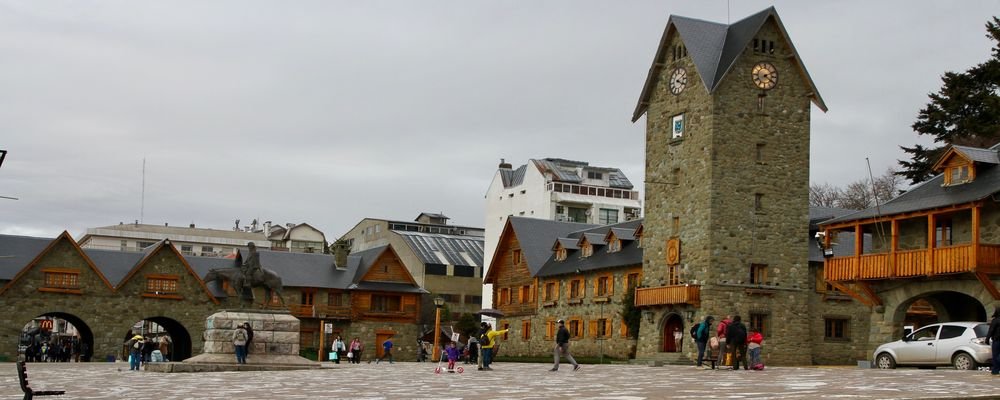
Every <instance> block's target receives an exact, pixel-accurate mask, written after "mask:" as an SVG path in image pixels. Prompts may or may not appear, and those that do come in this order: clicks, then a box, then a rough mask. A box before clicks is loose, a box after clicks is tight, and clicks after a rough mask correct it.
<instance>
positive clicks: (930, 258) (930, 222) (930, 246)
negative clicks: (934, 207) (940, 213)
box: [925, 213, 937, 276]
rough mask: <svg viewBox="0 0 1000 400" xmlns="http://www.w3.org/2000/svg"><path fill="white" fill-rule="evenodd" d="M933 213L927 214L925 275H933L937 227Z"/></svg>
mask: <svg viewBox="0 0 1000 400" xmlns="http://www.w3.org/2000/svg"><path fill="white" fill-rule="evenodd" d="M935 224H936V222H935V221H934V213H930V214H927V271H925V273H926V274H927V276H930V275H934V247H935V245H937V239H936V238H937V235H936V234H935V233H936V232H937V227H936V226H934V225H935Z"/></svg>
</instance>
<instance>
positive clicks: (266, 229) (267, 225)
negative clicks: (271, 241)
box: [264, 221, 271, 237]
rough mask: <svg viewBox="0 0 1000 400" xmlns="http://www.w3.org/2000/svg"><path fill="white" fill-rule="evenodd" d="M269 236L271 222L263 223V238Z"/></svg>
mask: <svg viewBox="0 0 1000 400" xmlns="http://www.w3.org/2000/svg"><path fill="white" fill-rule="evenodd" d="M270 236H271V221H265V222H264V237H270Z"/></svg>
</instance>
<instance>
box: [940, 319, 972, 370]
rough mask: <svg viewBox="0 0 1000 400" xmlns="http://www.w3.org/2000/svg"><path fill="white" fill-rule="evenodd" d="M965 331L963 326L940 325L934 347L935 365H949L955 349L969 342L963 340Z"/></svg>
mask: <svg viewBox="0 0 1000 400" xmlns="http://www.w3.org/2000/svg"><path fill="white" fill-rule="evenodd" d="M965 330H966V327H964V326H959V325H947V324H945V325H941V332H940V333H939V334H938V340H937V344H935V345H934V347H935V348H936V349H937V356H936V357H935V360H934V362H935V363H936V364H951V356H952V355H953V354H955V349H957V348H958V347H959V346H961V345H962V344H965V343H968V342H969V340H968V339H963V337H964V336H965V335H964V334H965Z"/></svg>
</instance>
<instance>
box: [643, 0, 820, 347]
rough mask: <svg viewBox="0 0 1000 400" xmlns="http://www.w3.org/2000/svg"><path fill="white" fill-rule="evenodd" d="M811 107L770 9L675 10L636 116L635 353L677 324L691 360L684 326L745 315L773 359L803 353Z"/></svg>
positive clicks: (803, 78)
mask: <svg viewBox="0 0 1000 400" xmlns="http://www.w3.org/2000/svg"><path fill="white" fill-rule="evenodd" d="M812 105H815V106H816V107H818V108H819V109H820V110H823V111H826V106H825V104H824V103H823V99H822V98H821V97H820V95H819V92H818V91H817V90H816V87H815V85H814V84H813V82H812V79H811V78H810V77H809V74H808V72H807V71H806V68H805V65H804V64H803V63H802V60H801V59H800V58H799V55H798V53H797V52H796V51H795V47H794V46H793V45H792V42H791V40H790V37H789V36H788V33H787V32H786V31H785V28H784V26H783V25H782V23H781V20H780V18H779V17H778V14H777V12H776V11H775V9H774V8H773V7H772V8H768V9H766V10H764V11H761V12H759V13H757V14H754V15H751V16H749V17H747V18H745V19H743V20H741V21H738V22H736V23H733V24H731V25H725V24H719V23H714V22H708V21H701V20H696V19H691V18H685V17H678V16H671V17H670V19H669V20H668V22H667V27H666V30H665V31H664V33H663V37H662V39H661V40H660V42H659V48H658V49H657V51H656V56H655V58H654V59H653V63H652V66H651V67H650V69H649V75H648V77H647V78H646V82H645V85H644V86H643V88H642V94H641V96H640V98H639V103H638V105H637V106H636V109H635V114H634V115H633V121H636V120H638V119H639V118H640V117H642V115H643V114H645V115H646V185H645V186H646V199H645V200H646V201H645V223H644V225H643V229H644V232H643V235H642V246H643V248H644V249H645V250H644V255H643V277H642V286H643V287H642V288H640V289H639V291H638V292H637V294H636V303H637V305H640V306H641V307H642V308H643V310H644V312H643V318H642V324H641V328H640V333H639V334H640V338H639V344H638V349H637V356H638V357H639V358H649V357H654V358H655V356H656V355H657V354H659V353H662V352H663V351H664V349H665V347H664V343H665V340H667V339H672V336H671V332H673V331H674V330H675V329H676V328H678V327H680V328H681V331H682V332H684V333H685V336H686V337H685V339H684V340H685V342H686V343H687V344H686V345H685V351H684V352H683V353H684V356H685V357H686V356H689V355H690V354H691V352H690V351H689V350H690V348H691V347H692V346H691V345H690V343H691V341H690V339H689V338H687V334H686V333H687V328H688V327H690V324H692V323H697V322H698V321H700V320H701V319H702V318H703V317H704V316H705V315H713V316H715V321H716V324H717V323H718V321H720V320H721V319H722V318H723V317H724V316H726V315H740V316H741V317H742V319H743V322H744V324H746V325H747V326H748V327H751V326H754V327H760V328H762V329H763V332H764V336H765V337H766V338H767V339H766V340H767V343H768V353H769V357H770V358H769V360H770V361H771V362H780V363H808V362H809V353H810V352H809V350H808V348H809V346H810V344H811V338H810V334H809V318H808V316H807V315H806V314H807V294H808V290H809V289H808V288H809V287H810V280H812V279H814V277H813V276H812V275H810V273H809V268H808V247H807V246H808V245H809V237H808V234H809V231H808V228H809V219H808V212H809V113H810V111H811V108H812ZM713 328H714V326H713ZM670 348H672V346H670Z"/></svg>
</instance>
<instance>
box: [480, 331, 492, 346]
mask: <svg viewBox="0 0 1000 400" xmlns="http://www.w3.org/2000/svg"><path fill="white" fill-rule="evenodd" d="M489 345H490V335H487V334H486V332H483V333H480V334H479V347H489Z"/></svg>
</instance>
